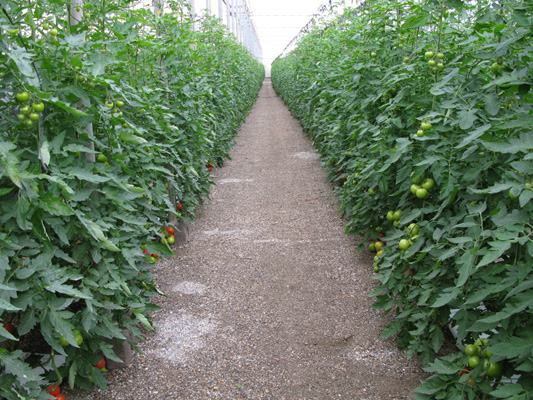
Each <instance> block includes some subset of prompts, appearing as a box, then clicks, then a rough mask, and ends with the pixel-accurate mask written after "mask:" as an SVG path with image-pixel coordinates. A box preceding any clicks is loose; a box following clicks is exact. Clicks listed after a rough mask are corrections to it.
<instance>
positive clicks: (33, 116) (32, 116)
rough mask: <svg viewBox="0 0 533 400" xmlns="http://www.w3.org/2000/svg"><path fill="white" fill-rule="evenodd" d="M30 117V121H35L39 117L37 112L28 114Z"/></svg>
mask: <svg viewBox="0 0 533 400" xmlns="http://www.w3.org/2000/svg"><path fill="white" fill-rule="evenodd" d="M30 119H31V120H32V121H37V120H38V119H39V114H37V113H36V112H32V113H31V114H30Z"/></svg>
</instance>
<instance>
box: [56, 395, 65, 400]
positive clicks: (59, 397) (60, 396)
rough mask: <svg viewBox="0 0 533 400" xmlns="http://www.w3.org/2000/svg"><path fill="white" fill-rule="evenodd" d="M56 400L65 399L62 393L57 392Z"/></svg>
mask: <svg viewBox="0 0 533 400" xmlns="http://www.w3.org/2000/svg"><path fill="white" fill-rule="evenodd" d="M56 400H66V398H65V396H64V395H62V394H61V393H59V394H58V395H57V396H56Z"/></svg>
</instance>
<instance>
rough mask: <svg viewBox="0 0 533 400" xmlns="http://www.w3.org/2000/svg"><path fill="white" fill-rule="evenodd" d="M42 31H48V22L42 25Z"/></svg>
mask: <svg viewBox="0 0 533 400" xmlns="http://www.w3.org/2000/svg"><path fill="white" fill-rule="evenodd" d="M43 29H44V30H45V31H47V30H48V29H50V25H49V24H48V22H45V23H44V24H43Z"/></svg>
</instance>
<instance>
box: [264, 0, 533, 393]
mask: <svg viewBox="0 0 533 400" xmlns="http://www.w3.org/2000/svg"><path fill="white" fill-rule="evenodd" d="M532 11H533V4H532V3H531V2H529V1H527V2H523V1H518V0H516V1H515V0H509V1H505V2H494V1H488V0H480V1H476V2H464V1H457V0H436V1H422V2H412V1H408V0H401V1H397V2H388V1H384V0H383V1H382V0H375V1H368V2H366V3H365V4H363V5H361V6H360V7H358V8H354V9H350V8H347V9H345V10H344V12H343V15H342V16H336V18H335V20H336V21H338V23H337V24H336V25H335V24H332V25H330V26H328V29H324V27H323V26H320V24H317V26H316V28H315V29H312V30H311V31H310V32H308V33H307V34H306V35H305V36H304V37H303V38H302V39H301V40H300V42H299V43H298V46H297V47H296V48H295V49H294V50H292V51H291V52H290V53H289V54H288V55H286V56H284V57H282V58H279V59H278V60H276V61H275V63H274V64H273V66H272V82H273V86H274V89H275V90H276V92H277V93H278V94H279V95H280V96H281V97H282V99H283V101H284V102H285V104H286V105H287V106H288V107H289V108H290V110H291V113H292V114H293V115H294V116H296V117H297V118H298V119H299V121H300V123H301V125H302V127H303V129H304V131H305V133H306V135H308V136H309V137H310V138H311V139H312V140H313V144H314V146H315V147H316V149H317V151H318V152H320V154H321V160H322V164H323V165H324V166H325V167H326V168H328V169H329V171H330V174H329V176H330V179H331V180H332V182H334V183H335V185H334V191H335V192H336V193H337V195H338V196H339V198H340V201H341V211H342V213H343V215H344V217H345V218H346V220H347V224H346V225H347V226H346V230H347V232H348V233H349V234H353V235H358V236H360V237H361V238H362V239H364V240H362V241H361V246H360V249H361V250H362V249H363V248H364V246H365V244H366V243H368V241H372V242H374V241H375V236H374V235H375V233H374V231H375V227H376V226H383V227H384V233H385V237H386V238H387V241H394V242H395V243H399V242H400V241H401V240H404V241H403V242H402V247H400V246H390V247H388V248H387V252H386V257H384V258H381V257H380V258H379V273H378V275H377V276H376V278H377V279H378V282H379V283H378V285H377V287H376V288H375V290H374V291H373V292H372V295H373V296H375V298H376V301H375V304H374V307H376V308H380V309H382V310H383V312H384V313H386V314H390V315H393V316H395V319H394V320H393V321H392V322H391V323H390V324H389V325H388V326H387V328H386V329H385V330H384V331H383V333H382V336H383V337H389V336H396V337H397V340H398V345H399V346H400V347H402V348H407V350H408V354H409V355H410V356H412V355H414V354H418V355H419V356H420V357H421V359H422V361H423V362H424V365H425V368H426V370H427V371H428V372H430V373H432V374H433V375H432V376H431V377H430V378H428V379H427V380H426V381H425V382H424V383H422V385H421V386H420V387H419V388H418V389H417V392H418V393H417V394H416V395H415V398H416V399H430V398H443V399H444V398H446V399H456V398H469V399H474V398H491V396H497V397H498V398H519V396H525V393H527V392H528V391H529V390H530V389H528V388H531V387H533V379H532V376H531V372H532V371H531V365H532V363H533V358H532V355H531V353H530V352H529V350H528V349H530V346H532V345H533V337H532V336H531V331H533V321H532V318H530V314H531V313H530V311H531V307H530V305H529V304H530V303H529V301H530V299H531V296H533V291H532V290H533V289H531V282H533V241H532V240H531V237H532V235H533V225H532V224H531V221H533V202H532V201H531V199H532V198H533V191H532V190H531V187H529V186H528V182H531V179H532V175H533V160H532V158H531V150H532V149H533V133H532V131H531V129H530V127H531V122H532V119H531V115H532V112H533V97H532V96H533V94H532V92H531V90H530V89H531V81H532V77H533V70H532V65H533V64H532V55H531V52H530V50H529V46H530V44H529V43H530V42H531V39H532V35H533V20H532V18H533V17H532V16H533V12H532ZM331 20H333V18H332V19H331ZM399 43H402V44H403V46H399ZM372 52H375V53H376V54H387V57H372V55H371V53H372ZM428 64H429V65H430V68H428ZM335 162H338V166H337V167H335V166H334V163H335ZM339 167H342V171H343V176H344V177H346V182H345V183H344V184H343V185H340V186H339V185H338V184H337V183H338V178H337V177H336V176H335V175H336V171H338V170H339ZM408 188H410V190H409V189H408ZM392 210H402V214H401V216H400V219H399V220H394V217H393V215H394V214H393V212H391V211H392ZM389 221H390V223H389ZM411 224H414V225H411ZM415 226H416V228H415ZM404 227H405V228H404ZM415 230H416V233H414V232H415ZM406 233H407V234H408V235H409V238H410V239H411V242H412V244H411V245H409V244H410V243H409V239H408V238H406V237H405V235H406ZM408 245H409V246H408ZM372 247H373V248H374V250H375V244H374V246H372ZM409 270H410V271H412V276H410V277H409V279H405V278H406V275H407V274H406V271H409ZM449 327H454V328H455V329H454V330H452V332H454V335H455V337H454V338H453V340H455V341H456V344H457V347H458V348H461V349H462V348H464V346H465V344H466V343H472V342H475V340H476V339H478V338H480V337H483V336H484V335H487V336H490V337H491V339H490V345H488V347H487V346H485V345H481V346H479V348H480V353H479V354H474V355H473V356H474V357H480V360H481V359H483V362H482V363H480V364H479V365H478V366H477V367H476V368H474V369H472V370H471V371H470V373H468V374H467V375H466V376H464V375H463V376H462V377H460V376H459V372H460V371H462V370H463V369H464V366H465V364H466V363H467V359H465V354H464V353H463V351H457V352H456V353H454V354H451V355H448V356H444V355H442V354H441V348H442V346H443V344H444V341H445V338H446V337H447V336H448V335H447V331H449V330H450V329H449ZM522 346H523V347H522ZM487 351H488V352H490V353H492V355H491V356H490V357H488V356H486V354H487V353H486V352H487ZM483 352H485V353H483ZM485 360H488V361H487V362H488V364H487V369H488V368H489V366H490V365H491V363H500V366H501V368H502V376H503V377H502V378H501V379H492V380H489V379H483V378H482V376H483V374H485V375H486V376H488V374H486V373H485V372H484V371H483V367H484V364H485ZM497 368H498V367H493V369H497ZM495 372H498V371H495ZM489 381H490V383H489ZM493 393H495V394H493Z"/></svg>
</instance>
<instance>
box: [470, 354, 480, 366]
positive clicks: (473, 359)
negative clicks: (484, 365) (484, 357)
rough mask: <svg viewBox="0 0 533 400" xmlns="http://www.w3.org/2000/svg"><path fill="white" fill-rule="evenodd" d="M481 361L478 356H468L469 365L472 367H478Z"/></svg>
mask: <svg viewBox="0 0 533 400" xmlns="http://www.w3.org/2000/svg"><path fill="white" fill-rule="evenodd" d="M479 363H480V360H479V357H478V356H470V357H468V366H469V367H470V368H476V367H477V366H478V365H479Z"/></svg>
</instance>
